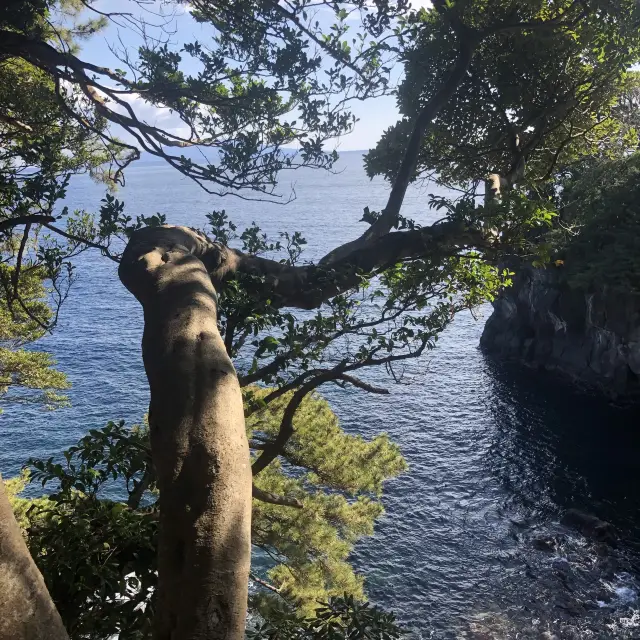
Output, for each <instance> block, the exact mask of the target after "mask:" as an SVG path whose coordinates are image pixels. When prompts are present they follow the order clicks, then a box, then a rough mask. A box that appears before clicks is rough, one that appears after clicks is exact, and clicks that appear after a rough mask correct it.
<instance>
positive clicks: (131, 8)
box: [81, 0, 426, 151]
mask: <svg viewBox="0 0 640 640" xmlns="http://www.w3.org/2000/svg"><path fill="white" fill-rule="evenodd" d="M412 4H414V5H416V4H417V5H424V4H426V3H425V1H424V0H421V1H417V0H414V2H413V3H412ZM94 6H95V7H96V8H97V9H100V10H102V11H111V12H116V11H125V12H132V13H134V15H138V14H141V13H142V14H143V15H144V16H145V18H146V20H147V21H153V20H158V18H156V17H155V16H154V15H152V14H149V13H144V11H143V9H141V8H140V7H138V6H137V5H136V4H135V3H134V2H130V1H128V0H100V1H99V2H97V3H95V4H94ZM171 26H172V27H174V28H176V29H177V35H176V36H175V37H174V40H177V39H179V40H180V41H181V42H189V41H193V40H198V41H199V42H202V43H206V42H207V40H208V39H209V38H210V34H211V28H210V27H208V26H207V25H201V24H198V23H197V22H196V21H195V20H193V19H192V18H191V16H190V15H189V13H188V11H182V12H181V15H178V16H177V17H175V18H174V19H173V20H172V21H171ZM354 26H355V25H354ZM119 40H121V42H122V44H124V45H125V46H126V47H132V48H133V49H135V48H136V47H137V46H138V45H139V43H140V39H139V37H138V36H136V35H135V34H134V33H132V31H131V30H130V29H121V28H119V27H117V26H116V25H114V24H110V25H109V27H108V28H107V29H106V30H104V31H102V32H100V33H99V34H97V35H96V36H94V37H92V38H91V39H89V40H88V41H85V42H83V43H82V53H81V57H82V58H84V59H86V60H88V61H91V62H93V63H95V64H100V65H103V66H109V67H112V68H118V67H122V66H123V65H122V64H121V63H120V62H119V61H118V60H117V58H116V57H115V56H114V55H113V53H112V52H111V50H110V46H111V47H114V46H119ZM398 72H399V70H398ZM130 102H131V103H132V105H133V106H134V107H135V109H136V112H137V113H138V114H139V117H142V118H143V119H145V120H146V122H147V123H148V124H154V125H162V126H163V127H164V128H166V129H169V130H174V131H176V132H178V131H179V129H178V127H179V121H178V119H177V118H176V117H175V116H172V115H171V114H170V113H169V112H168V110H159V109H156V108H155V107H153V106H152V105H147V104H145V103H144V102H143V101H142V100H141V99H134V100H130ZM352 111H353V113H354V114H355V115H356V117H357V118H358V119H359V122H358V123H357V124H356V127H355V130H354V131H353V132H352V133H351V134H349V135H347V136H344V137H343V138H341V139H340V140H339V141H338V142H337V148H338V150H339V151H350V150H356V149H369V148H371V147H373V146H374V145H375V144H376V142H377V140H378V139H379V137H380V135H381V134H382V132H383V131H384V130H385V129H386V128H387V127H389V126H390V125H392V124H393V123H395V122H396V121H397V119H398V110H397V108H396V105H395V99H394V98H392V97H383V98H377V99H373V100H368V101H367V102H364V103H362V102H355V103H353V105H352ZM118 135H122V134H121V133H120V132H118ZM122 137H125V136H122Z"/></svg>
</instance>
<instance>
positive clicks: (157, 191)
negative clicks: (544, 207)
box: [0, 153, 640, 639]
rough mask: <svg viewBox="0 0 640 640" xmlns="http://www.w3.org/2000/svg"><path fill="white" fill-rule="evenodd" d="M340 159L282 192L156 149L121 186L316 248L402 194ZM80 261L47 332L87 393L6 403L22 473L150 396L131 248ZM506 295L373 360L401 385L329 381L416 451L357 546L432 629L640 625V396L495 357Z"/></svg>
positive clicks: (403, 616) (137, 196)
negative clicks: (588, 390)
mask: <svg viewBox="0 0 640 640" xmlns="http://www.w3.org/2000/svg"><path fill="white" fill-rule="evenodd" d="M340 169H341V172H340V173H338V174H337V175H329V174H326V173H321V172H313V171H306V172H296V173H293V174H290V176H285V178H284V182H283V191H284V192H288V191H289V188H290V187H291V186H293V187H294V188H295V192H296V194H297V199H296V200H295V201H294V202H292V203H290V204H288V205H286V206H279V205H272V204H265V203H260V202H246V201H242V200H239V199H234V198H226V199H224V200H223V201H221V200H220V199H219V198H215V197H213V196H209V195H207V194H206V193H205V192H204V191H202V190H201V189H199V188H198V187H197V186H196V185H195V184H193V183H192V182H190V181H188V180H186V179H185V178H183V177H182V176H180V174H178V173H177V172H175V171H174V170H172V169H171V168H170V167H168V166H166V165H164V164H160V163H153V162H147V163H145V164H143V163H140V164H138V165H137V166H134V167H132V168H131V169H130V170H129V172H128V179H127V186H126V188H124V189H122V190H121V192H120V193H119V195H118V197H120V198H121V199H123V200H124V201H125V202H126V210H127V211H128V213H129V215H132V216H135V215H139V214H144V215H150V214H154V213H157V212H161V213H164V214H166V215H167V218H168V220H169V221H170V222H172V223H175V224H189V225H194V226H204V223H205V222H204V213H205V212H207V211H210V210H212V209H220V208H225V209H226V210H227V212H228V213H229V214H230V216H231V218H232V219H233V220H234V221H235V222H236V223H237V224H238V225H239V226H240V227H241V226H242V225H244V224H247V223H250V222H251V221H253V220H255V221H257V222H258V223H259V224H260V226H261V227H262V228H263V229H264V230H265V231H266V232H267V233H270V234H272V235H273V236H274V237H275V236H277V233H278V232H279V231H283V230H289V231H295V230H300V231H302V233H303V234H304V236H305V237H306V238H307V240H308V242H309V244H308V250H307V251H306V253H305V257H306V258H307V259H313V258H317V257H319V256H321V255H323V254H324V253H326V251H327V250H328V249H330V248H332V247H334V246H336V245H337V244H340V243H342V242H344V241H346V240H349V239H352V238H354V237H356V236H357V235H358V234H359V233H361V232H362V230H363V226H362V223H358V220H359V219H360V217H361V215H362V210H363V207H365V206H369V207H370V208H371V209H372V210H380V209H381V208H382V207H383V206H384V203H385V200H386V194H387V187H386V185H385V184H384V183H383V182H382V181H379V180H374V181H373V182H371V181H369V180H368V179H367V178H366V176H365V175H364V171H363V170H362V159H361V155H360V154H359V153H345V154H343V156H342V159H341V163H340ZM294 181H295V184H294V183H293V182H294ZM435 191H436V189H435V187H434V186H433V185H426V186H422V187H420V188H415V189H413V190H412V191H411V193H410V194H409V195H408V197H407V202H406V206H405V209H404V214H405V215H408V216H413V217H415V218H416V219H418V220H421V221H423V222H424V221H426V220H429V219H430V218H433V217H435V216H437V214H436V213H435V212H432V211H429V210H428V200H429V198H428V194H429V193H432V192H435ZM101 197H102V189H101V188H100V187H99V186H97V185H95V184H93V183H92V182H91V181H90V180H88V179H84V178H79V179H77V180H75V181H74V182H73V183H72V185H71V187H70V189H69V194H68V199H67V202H66V204H68V205H69V206H70V207H71V208H75V207H79V208H86V209H87V210H93V211H95V210H96V209H97V206H98V203H99V200H100V198H101ZM77 266H78V275H79V278H78V282H77V284H76V285H75V287H74V289H73V292H72V294H71V296H70V298H69V300H68V302H67V303H66V305H65V307H64V309H63V312H62V319H61V322H60V325H59V328H58V330H57V331H56V332H55V334H54V335H53V336H51V337H48V338H46V339H45V340H43V341H42V342H41V343H40V344H39V347H40V348H44V349H47V350H48V351H51V352H52V353H54V354H55V356H56V358H57V360H58V362H59V366H60V368H61V369H62V370H63V371H65V372H66V373H67V374H68V376H69V378H70V380H71V382H72V383H73V388H72V390H71V393H70V396H71V401H72V406H71V407H70V408H67V409H62V410H59V411H56V412H46V411H42V410H40V409H38V408H36V407H32V406H24V405H23V406H19V407H17V406H15V405H14V406H12V405H11V404H7V405H6V407H5V412H4V413H3V414H2V416H1V417H0V423H1V425H2V437H3V440H2V442H3V447H2V451H1V452H0V471H1V472H2V473H3V474H4V475H5V476H10V475H11V474H13V473H16V472H17V471H18V470H19V468H20V466H21V465H22V463H23V462H24V461H25V460H26V458H27V457H28V456H30V455H34V454H35V455H41V456H46V455H53V454H55V453H58V452H59V451H60V450H61V449H63V448H65V447H68V446H69V445H71V444H72V443H74V442H75V440H76V439H77V438H79V437H80V436H82V435H83V434H84V433H85V432H86V431H87V430H88V429H90V428H95V427H100V426H102V425H104V424H105V422H107V421H108V420H112V419H121V418H122V419H125V420H127V421H129V422H131V421H137V420H140V419H141V417H142V415H143V414H144V413H145V411H146V405H147V402H148V389H147V383H146V379H145V376H144V371H143V368H142V362H141V357H140V339H141V333H142V314H141V312H140V308H139V307H138V304H137V303H136V301H135V300H134V299H133V297H132V296H131V295H130V294H129V293H128V292H127V291H126V290H125V289H124V287H122V286H121V284H120V282H119V280H118V278H117V275H116V268H115V265H114V264H113V263H111V262H109V261H108V260H106V259H104V258H102V257H100V256H99V255H98V254H97V253H86V254H84V255H83V256H81V257H80V258H79V259H78V260H77ZM490 311H491V310H490V308H483V309H480V310H479V313H480V318H479V319H475V318H474V317H473V316H471V315H470V314H468V315H461V316H459V317H458V318H457V319H456V320H455V322H454V323H453V325H452V326H451V327H450V328H449V329H448V330H447V331H446V332H445V334H444V336H443V337H442V339H441V340H440V342H439V346H438V348H437V349H435V350H434V351H432V352H430V353H429V354H428V355H426V356H425V357H424V358H423V359H422V360H421V361H418V362H412V363H410V364H409V365H408V368H407V370H406V372H405V377H404V379H403V381H402V384H400V385H394V384H391V381H390V380H388V379H387V378H386V374H385V373H384V372H383V371H379V372H375V373H374V374H372V375H373V378H372V379H373V380H374V381H375V382H378V383H380V384H386V385H389V386H390V389H391V395H390V396H369V395H367V394H364V393H362V392H353V391H342V390H338V389H326V390H323V393H324V394H325V395H326V397H327V398H328V399H329V401H330V402H331V404H332V406H333V407H334V409H335V411H336V412H337V414H338V415H339V417H340V419H341V420H342V422H343V425H344V427H345V428H346V429H347V430H348V431H349V432H353V433H360V434H362V435H364V436H365V437H368V436H369V437H370V436H373V435H374V434H376V433H379V432H380V431H387V432H388V433H389V434H390V435H391V437H392V438H393V439H394V440H395V441H396V442H398V443H399V444H400V446H401V447H402V451H403V453H404V455H405V456H406V458H407V460H408V462H409V465H410V468H409V471H408V472H407V473H406V474H404V475H403V476H401V477H400V478H398V479H396V480H394V481H392V482H389V483H388V484H387V486H386V494H385V497H384V503H385V506H386V515H385V516H384V518H383V519H382V520H381V521H380V523H379V525H378V526H377V528H376V533H375V535H374V536H373V537H372V538H369V539H367V540H364V541H362V542H361V543H360V544H359V545H358V547H357V550H356V553H355V555H354V561H355V563H356V565H357V566H358V568H359V569H360V570H361V571H362V572H363V573H364V574H365V575H366V577H367V585H368V593H369V596H370V598H371V599H372V600H373V601H374V602H376V603H380V604H381V605H384V606H385V607H387V608H390V609H393V610H395V611H396V612H397V613H398V615H399V618H400V620H401V621H402V622H403V623H404V624H405V625H406V626H407V627H408V628H410V629H411V631H412V634H413V637H416V638H477V639H480V638H483V639H489V638H491V639H493V638H497V639H500V638H505V639H510V638H514V639H515V638H532V639H533V638H553V637H556V638H640V613H638V609H640V603H639V602H638V593H639V591H640V588H639V582H638V576H639V575H640V574H639V571H640V555H639V553H640V484H639V481H638V478H639V471H640V426H639V423H638V412H637V410H636V409H633V408H627V409H623V408H616V407H613V406H611V405H609V404H607V403H606V402H604V401H603V400H599V399H598V398H595V397H590V396H589V395H586V394H580V393H578V392H577V391H574V390H572V389H571V388H569V387H567V386H566V385H564V384H563V383H562V382H561V381H557V380H554V379H550V378H548V377H545V376H540V375H539V374H536V373H534V372H530V371H526V370H522V369H520V368H518V367H513V366H510V365H509V366H508V365H504V364H500V363H497V362H493V361H492V360H490V359H488V358H487V357H485V356H484V355H483V354H482V353H481V352H480V351H479V349H478V341H479V338H480V334H481V332H482V326H483V323H484V320H485V319H486V316H487V314H488V313H490ZM5 404H6V403H5ZM569 507H579V508H582V509H585V510H587V511H589V512H591V513H594V514H596V515H598V516H599V517H602V518H604V519H606V520H608V521H610V522H612V523H613V524H614V525H615V526H616V527H617V528H618V530H619V532H620V536H621V543H620V545H619V546H618V548H617V549H615V550H606V549H598V548H597V546H596V545H594V544H593V543H592V542H590V541H588V540H586V539H584V538H582V537H581V536H579V535H577V534H574V533H572V532H571V531H569V530H567V529H565V528H564V527H562V526H561V525H560V524H559V519H560V517H561V515H562V513H563V511H564V510H565V509H567V508H569ZM540 536H555V539H556V541H557V544H556V548H555V550H554V551H541V550H538V549H537V548H536V546H535V544H534V540H535V539H536V538H537V537H540Z"/></svg>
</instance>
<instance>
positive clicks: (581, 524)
mask: <svg viewBox="0 0 640 640" xmlns="http://www.w3.org/2000/svg"><path fill="white" fill-rule="evenodd" d="M560 523H561V524H563V525H564V526H565V527H569V528H571V529H575V530H576V531H579V532H580V533H581V534H582V535H583V536H585V538H589V539H591V540H594V541H596V542H602V543H605V544H608V545H610V546H612V547H614V546H616V542H617V538H616V530H615V527H614V526H613V525H612V524H611V523H609V522H605V521H604V520H600V518H597V517H596V516H594V515H591V514H590V513H586V512H584V511H580V509H569V510H568V511H567V512H566V513H565V514H564V516H562V519H561V520H560Z"/></svg>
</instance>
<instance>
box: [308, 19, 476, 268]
mask: <svg viewBox="0 0 640 640" xmlns="http://www.w3.org/2000/svg"><path fill="white" fill-rule="evenodd" d="M456 30H457V33H458V40H459V44H458V47H459V48H458V56H457V58H456V61H455V63H454V65H453V67H452V69H451V71H450V72H449V76H448V77H447V79H446V80H445V81H444V83H443V84H442V86H441V87H440V89H439V90H438V91H437V92H436V93H435V94H434V95H433V97H432V98H431V99H430V100H429V101H428V102H427V104H426V105H425V106H424V107H423V108H422V109H421V111H420V113H419V114H418V117H417V119H416V121H415V124H414V126H413V130H412V132H411V135H410V136H409V141H408V142H407V147H406V150H405V153H404V156H403V158H402V163H401V164H400V168H399V169H398V175H397V176H396V179H395V180H394V183H393V186H392V188H391V193H390V194H389V199H388V200H387V205H386V207H385V208H384V210H383V211H382V213H381V215H380V217H379V218H378V219H377V220H376V221H375V222H374V223H373V224H372V225H371V226H370V227H369V229H367V231H365V233H363V234H362V235H361V236H360V237H359V238H357V239H356V240H354V241H352V242H348V243H346V244H344V245H342V246H341V247H338V248H337V249H334V250H333V251H331V252H329V253H328V254H327V255H326V256H324V258H322V260H321V261H320V264H327V265H332V264H334V263H336V262H338V261H339V260H341V259H342V258H344V257H345V256H346V255H347V254H349V253H351V252H353V251H354V250H358V249H361V248H362V247H364V246H366V245H368V244H370V243H371V242H372V241H373V240H375V239H377V238H380V237H381V236H384V235H385V234H387V233H389V231H390V230H391V229H392V228H393V227H394V225H395V224H396V222H397V220H398V215H399V213H400V209H401V208H402V203H403V202H404V197H405V195H406V193H407V188H408V187H409V183H410V182H411V180H412V178H413V176H414V173H415V170H416V166H417V163H418V156H419V155H420V148H421V146H422V140H423V139H424V136H425V134H426V132H427V131H428V129H429V126H430V125H431V123H432V122H433V120H434V118H435V117H436V116H437V115H438V113H439V112H440V110H441V109H442V108H443V107H444V106H446V104H447V103H448V102H449V100H450V99H451V96H453V94H454V93H455V92H456V90H457V88H458V87H459V86H460V83H461V82H462V79H463V78H464V76H465V74H466V73H467V70H468V69H469V65H470V64H471V59H472V58H473V52H474V50H475V47H476V45H477V43H478V42H479V39H478V35H477V33H476V32H475V31H473V30H471V29H467V28H465V27H463V26H462V25H460V24H459V25H458V26H457V29H456Z"/></svg>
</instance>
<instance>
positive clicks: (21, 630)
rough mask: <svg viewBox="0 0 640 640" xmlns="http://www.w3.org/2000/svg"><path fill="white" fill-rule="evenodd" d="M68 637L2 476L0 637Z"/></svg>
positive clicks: (32, 639) (62, 639) (21, 639)
mask: <svg viewBox="0 0 640 640" xmlns="http://www.w3.org/2000/svg"><path fill="white" fill-rule="evenodd" d="M68 639H69V636H68V635H67V632H66V631H65V628H64V626H63V624H62V620H61V619H60V615H59V614H58V611H57V610H56V606H55V605H54V604H53V601H52V600H51V596H50V595H49V592H48V591H47V587H46V586H45V584H44V580H43V578H42V574H41V573H40V571H39V570H38V567H36V565H35V563H34V561H33V559H32V558H31V554H30V553H29V549H28V548H27V544H26V542H25V541H24V538H23V537H22V532H21V531H20V527H19V526H18V523H17V522H16V519H15V517H14V515H13V510H12V509H11V504H10V503H9V498H8V497H7V493H6V491H5V488H4V483H3V482H2V478H0V640H68Z"/></svg>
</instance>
